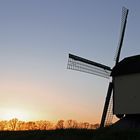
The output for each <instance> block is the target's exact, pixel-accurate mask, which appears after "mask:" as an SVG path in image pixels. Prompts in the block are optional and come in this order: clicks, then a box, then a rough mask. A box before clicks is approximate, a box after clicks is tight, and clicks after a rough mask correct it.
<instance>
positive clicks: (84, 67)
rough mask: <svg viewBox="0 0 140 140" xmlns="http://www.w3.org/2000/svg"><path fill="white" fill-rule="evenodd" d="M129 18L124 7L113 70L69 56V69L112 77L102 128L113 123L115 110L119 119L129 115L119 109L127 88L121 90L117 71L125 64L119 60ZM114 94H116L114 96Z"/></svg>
mask: <svg viewBox="0 0 140 140" xmlns="http://www.w3.org/2000/svg"><path fill="white" fill-rule="evenodd" d="M127 16H128V9H127V8H125V7H123V8H122V20H121V31H120V39H119V44H118V49H117V53H116V58H115V66H114V68H113V69H111V68H110V67H108V66H106V65H103V64H100V63H97V62H94V61H90V60H87V59H85V58H82V57H79V56H76V55H73V54H69V60H68V69H72V70H77V71H82V72H86V73H90V74H94V75H98V76H102V77H104V78H110V76H111V77H112V81H111V82H110V83H109V86H108V91H107V95H106V100H105V104H104V109H103V113H102V118H101V123H100V127H104V126H106V125H108V124H109V123H111V121H112V117H113V115H112V110H113V114H114V115H116V116H118V117H123V116H124V114H126V113H127V112H126V111H125V109H126V108H123V109H120V110H119V108H121V107H120V104H119V102H120V101H121V103H122V105H123V102H124V101H125V99H124V98H122V92H125V91H126V89H127V88H125V89H123V86H121V87H122V88H120V85H121V82H120V81H121V78H118V77H119V76H118V75H119V73H117V71H119V69H121V66H120V65H121V64H122V63H123V61H121V62H119V58H120V53H121V48H122V44H123V39H124V34H125V28H126V23H127ZM124 61H125V60H124ZM118 67H119V68H118ZM128 78H129V76H128ZM125 80H126V79H125V78H124V81H125ZM137 80H138V79H137ZM139 80H140V79H139ZM126 81H127V80H126ZM122 83H123V81H122ZM118 92H119V94H118ZM112 93H114V94H112ZM126 97H127V96H126ZM121 99H122V100H121ZM132 110H133V108H132ZM139 113H140V112H139Z"/></svg>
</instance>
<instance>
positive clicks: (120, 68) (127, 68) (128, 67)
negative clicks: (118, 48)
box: [111, 55, 140, 76]
mask: <svg viewBox="0 0 140 140" xmlns="http://www.w3.org/2000/svg"><path fill="white" fill-rule="evenodd" d="M134 73H140V55H135V56H131V57H126V58H124V59H123V60H122V61H120V62H119V63H118V64H117V65H116V66H115V67H114V68H113V69H112V72H111V76H119V75H128V74H134Z"/></svg>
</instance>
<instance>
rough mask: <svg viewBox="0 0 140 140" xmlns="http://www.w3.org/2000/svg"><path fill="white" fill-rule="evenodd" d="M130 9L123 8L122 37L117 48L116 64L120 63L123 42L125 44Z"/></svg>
mask: <svg viewBox="0 0 140 140" xmlns="http://www.w3.org/2000/svg"><path fill="white" fill-rule="evenodd" d="M128 11H129V10H128V9H127V8H125V7H123V8H122V20H121V30H120V39H119V44H118V48H117V51H116V56H115V61H116V64H118V62H119V58H120V53H121V48H122V44H123V39H124V33H125V28H126V23H127V16H128Z"/></svg>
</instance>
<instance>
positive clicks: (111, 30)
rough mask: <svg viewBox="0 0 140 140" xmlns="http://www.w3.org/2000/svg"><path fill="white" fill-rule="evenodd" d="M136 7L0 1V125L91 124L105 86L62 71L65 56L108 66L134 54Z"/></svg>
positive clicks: (139, 19) (115, 0) (108, 2)
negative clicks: (122, 28) (122, 32)
mask: <svg viewBox="0 0 140 140" xmlns="http://www.w3.org/2000/svg"><path fill="white" fill-rule="evenodd" d="M139 5H140V1H139V0H133V1H132V0H0V120H2V119H10V118H13V117H17V118H19V119H22V120H50V121H56V120H59V119H64V120H67V119H75V120H78V121H88V122H91V123H96V122H99V121H100V119H101V114H102V109H103V105H104V100H105V96H106V91H107V86H108V83H109V80H108V79H104V78H102V77H98V76H94V75H90V74H86V73H81V72H77V71H71V70H68V69H67V62H68V54H69V53H73V54H75V55H79V56H81V57H84V58H87V59H90V60H93V61H97V62H99V63H102V64H105V65H109V66H111V67H113V65H114V56H115V51H116V48H117V44H118V39H119V31H120V21H121V10H122V6H125V7H127V8H128V9H129V10H130V11H129V16H128V24H127V28H126V34H125V39H124V45H123V49H122V52H121V59H122V58H124V57H126V56H130V55H135V54H140V28H139V25H140V8H139Z"/></svg>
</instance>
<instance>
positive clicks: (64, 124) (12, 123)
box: [0, 118, 99, 131]
mask: <svg viewBox="0 0 140 140" xmlns="http://www.w3.org/2000/svg"><path fill="white" fill-rule="evenodd" d="M97 128H99V124H98V123H97V124H90V123H88V122H77V121H76V120H71V119H70V120H66V121H64V120H58V121H57V122H56V123H52V122H51V121H46V120H40V121H27V122H26V121H20V120H18V119H17V118H13V119H11V120H8V121H7V120H3V121H0V131H7V130H8V131H20V130H54V129H97Z"/></svg>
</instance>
